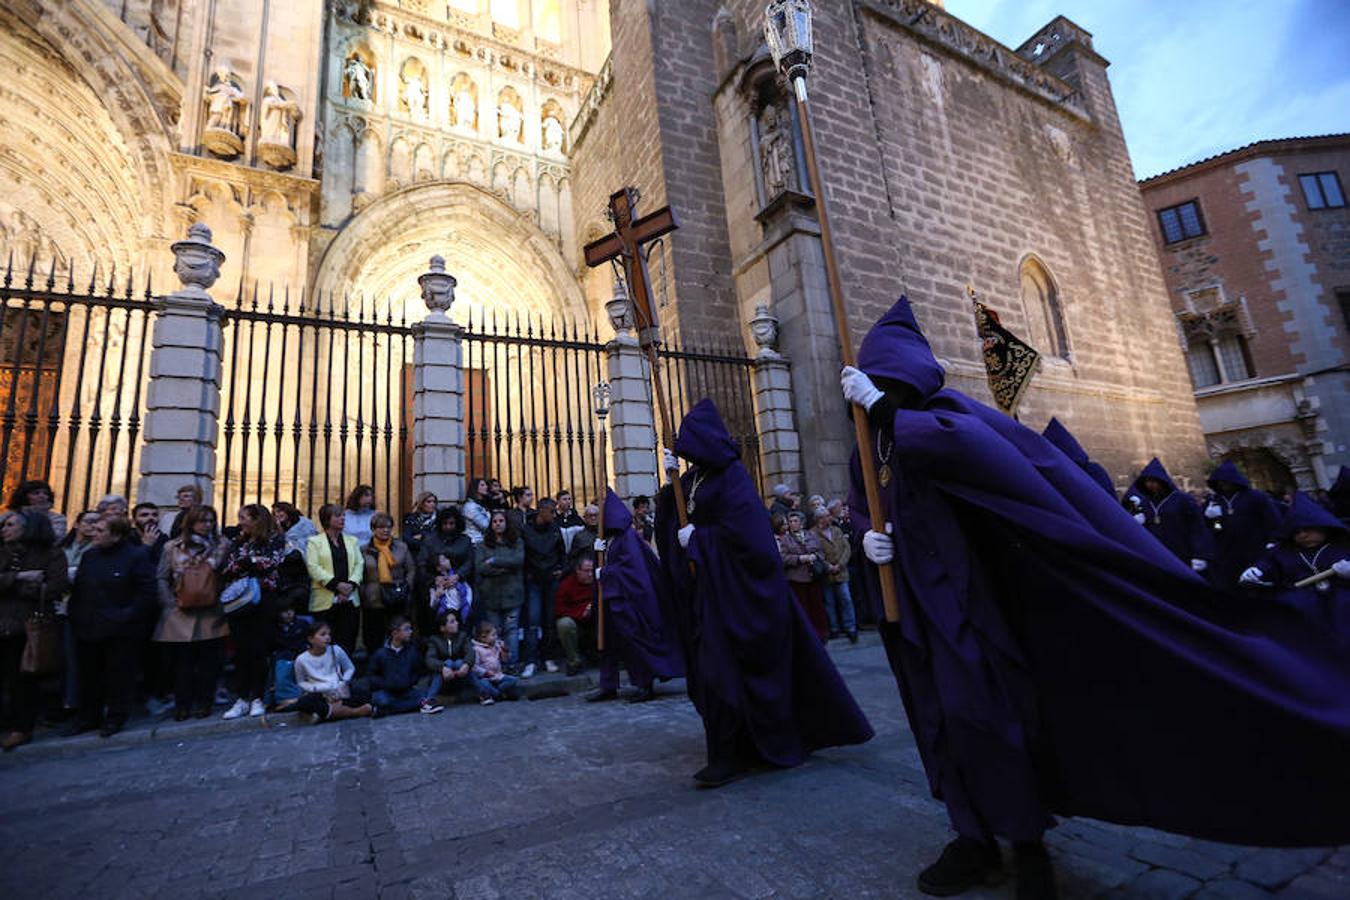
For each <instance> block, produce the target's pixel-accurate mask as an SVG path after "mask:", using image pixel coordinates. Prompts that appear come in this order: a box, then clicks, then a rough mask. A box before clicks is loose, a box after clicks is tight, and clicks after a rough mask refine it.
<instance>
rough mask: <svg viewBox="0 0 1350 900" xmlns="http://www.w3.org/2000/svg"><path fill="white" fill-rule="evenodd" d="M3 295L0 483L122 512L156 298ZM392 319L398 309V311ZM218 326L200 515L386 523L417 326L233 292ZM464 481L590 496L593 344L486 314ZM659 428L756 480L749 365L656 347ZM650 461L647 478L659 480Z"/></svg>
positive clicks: (469, 342) (124, 285)
mask: <svg viewBox="0 0 1350 900" xmlns="http://www.w3.org/2000/svg"><path fill="white" fill-rule="evenodd" d="M34 268H35V267H34V266H33V265H32V264H31V261H30V263H29V265H28V267H27V269H22V268H20V269H16V268H15V265H14V263H13V260H11V261H10V262H9V263H8V264H7V266H6V270H5V275H4V278H3V281H0V481H2V482H3V488H4V493H5V496H6V497H7V496H8V495H9V493H10V492H11V491H12V490H13V489H14V487H16V486H17V485H18V484H19V483H20V482H21V481H23V480H26V479H34V478H36V479H42V480H45V481H48V482H50V483H51V484H52V486H53V488H54V489H55V493H56V502H57V507H58V509H60V510H61V511H63V512H65V513H66V514H67V516H72V515H74V514H75V513H77V512H79V511H80V510H82V509H86V508H88V507H90V506H92V505H94V504H95V503H96V502H97V501H98V500H99V499H100V498H101V497H102V496H103V495H105V494H109V493H119V494H123V495H126V496H127V497H129V498H131V499H133V500H134V499H135V498H134V497H133V496H132V494H133V492H134V489H135V486H136V479H137V477H138V472H139V462H140V453H141V441H140V432H141V423H142V420H143V418H144V415H145V397H146V392H147V390H148V389H149V379H150V364H149V363H150V352H151V340H150V338H151V329H152V328H153V325H154V316H155V310H154V304H153V296H154V293H153V289H152V287H151V285H150V284H149V282H148V280H147V281H146V282H145V283H144V286H143V287H142V288H138V287H137V281H136V279H135V278H134V277H132V276H130V275H127V276H126V277H122V276H120V275H118V274H116V273H113V272H100V271H98V270H94V271H92V272H91V273H90V275H89V277H88V280H87V281H85V280H82V279H80V278H77V275H76V273H75V271H74V270H73V268H68V267H60V268H58V266H57V265H55V264H53V265H52V266H51V267H49V269H48V271H47V272H46V274H45V275H42V274H37V273H36V272H35V271H34ZM398 305H399V306H402V304H398ZM225 306H226V311H225V315H224V317H223V320H222V344H221V380H220V400H219V402H220V424H219V428H220V431H219V435H218V438H217V443H216V449H217V460H216V465H217V471H216V488H217V489H216V496H215V500H216V503H217V506H218V508H219V509H220V510H221V513H222V515H223V517H224V518H225V519H226V520H232V516H231V511H232V510H234V509H237V508H238V506H240V505H243V504H245V503H252V502H260V503H264V504H271V503H274V502H276V501H278V500H287V501H291V502H294V503H295V504H296V505H297V506H299V507H300V508H301V509H302V510H304V511H305V512H306V513H307V514H310V515H313V514H315V513H316V512H317V510H318V507H319V506H320V505H322V504H324V503H329V502H338V503H340V502H342V501H344V500H345V498H346V497H347V495H348V494H350V493H351V491H352V490H353V489H354V488H355V487H356V486H357V485H369V486H371V487H372V488H374V490H375V493H376V500H377V506H378V507H379V508H381V509H385V510H387V511H389V512H390V513H391V514H394V515H395V516H396V518H397V517H399V516H401V515H402V513H404V512H405V511H407V510H408V509H409V508H410V506H411V502H412V498H411V496H410V495H411V491H412V440H413V390H414V382H415V375H414V363H413V343H414V342H413V331H414V329H413V327H412V326H411V325H410V324H409V323H408V321H407V313H406V310H400V311H399V314H398V316H397V317H396V316H395V314H394V312H393V309H394V306H395V305H394V304H392V303H388V302H385V303H379V302H367V301H366V300H364V299H356V300H350V299H348V298H337V297H328V296H324V297H318V298H314V299H310V298H308V297H305V296H292V295H291V294H289V293H287V292H284V291H283V292H281V293H279V294H278V293H276V292H267V293H266V294H264V293H262V292H260V291H257V290H255V291H253V292H251V293H249V294H248V295H244V294H243V293H242V292H240V293H239V294H237V295H236V297H235V298H234V300H233V302H232V303H230V302H227V303H226V304H225ZM462 347H463V354H462V367H463V376H464V382H463V383H464V402H465V407H464V417H465V421H464V424H465V447H464V450H465V454H466V457H465V462H466V468H467V470H468V473H469V475H470V476H478V477H495V478H499V479H500V480H501V481H502V483H503V484H504V485H507V486H511V485H529V486H531V487H533V488H534V489H535V490H536V491H537V492H539V493H541V494H542V493H550V494H551V493H556V492H557V491H559V490H561V489H564V488H566V489H569V490H571V491H573V493H574V494H576V495H577V496H578V498H588V499H589V498H598V497H599V496H600V493H601V486H602V473H603V471H604V469H603V467H602V464H601V463H602V461H601V458H600V454H601V440H600V434H599V431H598V428H597V425H598V422H597V419H596V417H595V414H594V410H593V408H592V400H591V387H592V386H593V385H594V384H595V383H596V382H598V381H601V380H603V379H604V378H605V377H606V375H605V373H606V368H607V367H606V360H605V343H604V342H603V341H602V340H601V339H600V337H599V335H598V333H597V331H596V329H595V326H593V325H590V324H587V323H581V322H578V321H576V320H569V319H560V320H557V321H546V320H544V319H543V318H541V317H538V316H515V315H512V316H509V317H508V316H506V315H503V314H501V313H486V314H483V315H481V316H480V317H478V318H477V319H476V320H475V319H474V318H472V317H471V318H470V319H469V321H468V322H467V324H466V326H465V328H464V333H463V344H462ZM660 365H661V366H662V373H663V375H664V377H665V379H666V383H667V385H668V388H667V402H668V403H669V405H670V409H669V410H668V412H669V413H670V415H671V416H672V419H673V421H675V422H677V423H678V421H679V418H680V415H681V414H682V412H683V411H684V410H686V409H688V408H689V407H690V406H691V405H692V404H693V403H694V402H697V400H698V399H699V398H701V397H704V396H707V397H712V398H713V399H714V401H715V402H716V403H717V405H718V408H719V410H720V411H721V413H722V416H723V418H724V419H725V421H726V423H727V426H728V428H729V429H730V431H731V433H732V436H733V437H734V438H735V439H736V440H737V441H738V442H739V443H740V444H741V447H742V456H743V458H744V460H745V462H746V465H747V466H748V467H749V468H750V469H751V472H752V474H753V475H754V477H755V479H756V482H758V481H759V480H760V466H759V438H758V433H757V430H756V423H755V414H754V408H753V402H752V397H753V385H752V381H751V378H752V362H751V360H750V359H749V358H748V357H747V356H746V355H745V354H744V352H743V351H741V350H740V349H739V348H738V347H735V346H733V345H732V344H731V343H729V342H726V341H723V342H719V341H717V340H716V339H711V340H705V341H701V342H698V343H691V344H689V345H685V344H682V343H680V342H679V340H678V339H676V340H674V341H672V342H671V343H669V344H667V345H666V346H664V347H662V348H661V352H660ZM656 454H657V448H656V447H653V448H652V470H653V472H655V471H656V469H657V467H658V461H657V455H656Z"/></svg>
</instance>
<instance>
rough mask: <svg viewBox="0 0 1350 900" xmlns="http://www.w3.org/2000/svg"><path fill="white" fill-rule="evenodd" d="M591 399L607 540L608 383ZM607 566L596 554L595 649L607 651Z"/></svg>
mask: <svg viewBox="0 0 1350 900" xmlns="http://www.w3.org/2000/svg"><path fill="white" fill-rule="evenodd" d="M591 399H592V400H593V401H594V402H595V417H596V418H597V419H599V420H600V503H599V507H600V515H599V517H598V519H597V521H596V526H595V530H596V539H597V540H600V541H603V540H604V539H605V500H606V499H607V498H608V496H609V439H608V435H607V434H606V432H605V420H606V419H608V418H609V399H610V387H609V382H608V381H601V382H599V383H598V384H596V386H595V387H593V388H591ZM604 564H605V551H604V550H598V551H596V554H595V571H596V579H595V649H596V650H600V651H603V650H604V649H605V589H604V588H603V587H601V586H600V578H599V572H600V569H601V568H603V567H604Z"/></svg>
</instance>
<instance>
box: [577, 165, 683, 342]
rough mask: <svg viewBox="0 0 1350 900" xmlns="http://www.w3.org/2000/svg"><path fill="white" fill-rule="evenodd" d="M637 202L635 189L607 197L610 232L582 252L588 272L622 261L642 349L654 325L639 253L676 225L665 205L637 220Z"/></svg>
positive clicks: (652, 336) (648, 282) (642, 255)
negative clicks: (611, 231)
mask: <svg viewBox="0 0 1350 900" xmlns="http://www.w3.org/2000/svg"><path fill="white" fill-rule="evenodd" d="M637 202H638V195H637V190H636V189H635V188H631V187H626V188H624V189H623V190H621V191H616V192H615V193H614V194H613V195H611V196H610V198H609V213H610V218H612V219H613V220H614V233H613V234H610V235H607V236H606V237H602V238H600V239H599V240H598V241H595V242H593V243H591V244H588V245H587V247H586V251H585V252H586V265H588V266H590V267H591V268H592V269H593V268H595V267H596V266H601V265H604V264H605V263H607V262H609V261H610V260H611V259H622V260H623V269H624V277H625V278H627V279H628V294H629V296H630V297H632V298H633V306H634V308H635V311H636V312H637V319H638V334H639V335H640V336H641V337H642V343H643V346H646V345H647V343H648V342H649V341H652V340H655V339H656V335H655V333H654V332H652V331H650V329H652V328H655V327H656V325H657V324H658V323H657V318H656V310H655V307H654V306H653V305H652V288H651V276H650V275H649V274H648V272H647V255H646V254H645V253H643V247H644V246H645V245H647V244H650V243H651V242H652V241H655V240H657V239H658V238H661V237H664V236H665V235H667V234H670V233H671V232H672V231H674V230H675V229H677V228H679V227H680V225H679V223H678V222H676V221H675V211H674V210H672V209H671V208H670V207H669V206H667V207H665V208H663V209H658V210H657V211H656V212H654V213H651V214H650V215H647V216H643V217H642V218H640V219H639V218H638V217H637Z"/></svg>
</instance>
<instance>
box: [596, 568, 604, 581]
mask: <svg viewBox="0 0 1350 900" xmlns="http://www.w3.org/2000/svg"><path fill="white" fill-rule="evenodd" d="M603 571H605V567H604V566H596V567H595V580H596V581H599V580H600V573H601V572H603Z"/></svg>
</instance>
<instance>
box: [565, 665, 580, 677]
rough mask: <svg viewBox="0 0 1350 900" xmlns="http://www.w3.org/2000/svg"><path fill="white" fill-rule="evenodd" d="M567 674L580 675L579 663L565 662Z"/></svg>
mask: <svg viewBox="0 0 1350 900" xmlns="http://www.w3.org/2000/svg"><path fill="white" fill-rule="evenodd" d="M567 674H568V675H580V674H581V663H568V664H567Z"/></svg>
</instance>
